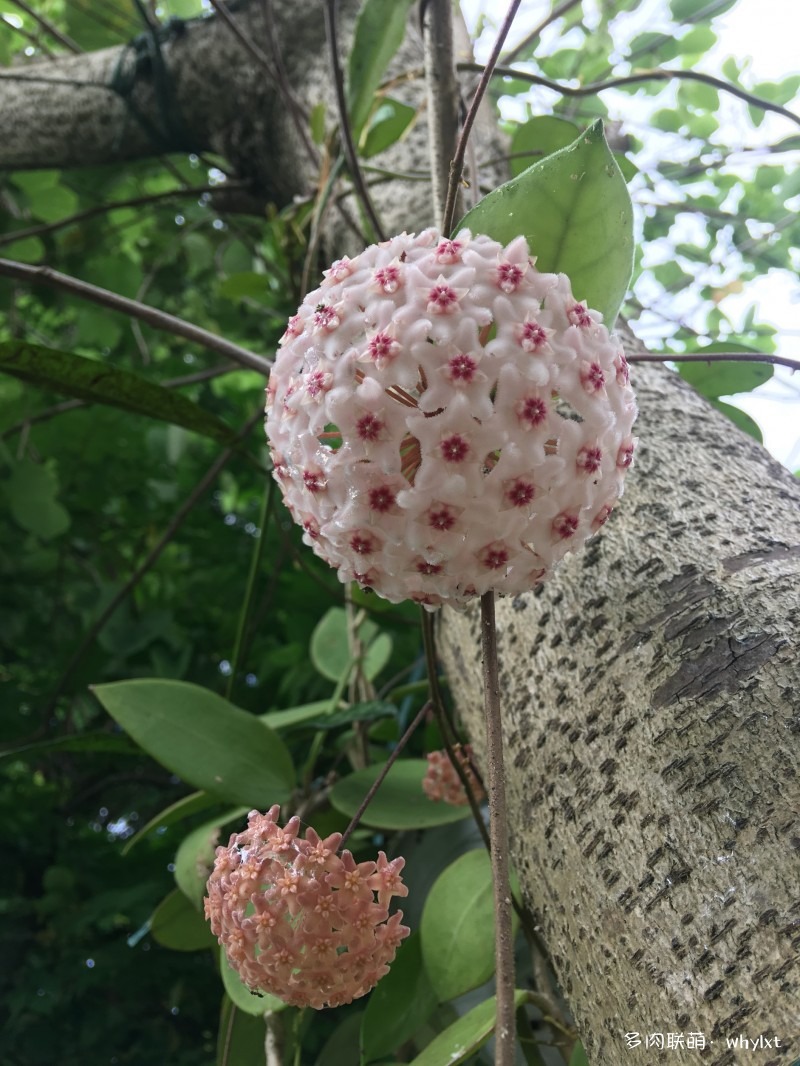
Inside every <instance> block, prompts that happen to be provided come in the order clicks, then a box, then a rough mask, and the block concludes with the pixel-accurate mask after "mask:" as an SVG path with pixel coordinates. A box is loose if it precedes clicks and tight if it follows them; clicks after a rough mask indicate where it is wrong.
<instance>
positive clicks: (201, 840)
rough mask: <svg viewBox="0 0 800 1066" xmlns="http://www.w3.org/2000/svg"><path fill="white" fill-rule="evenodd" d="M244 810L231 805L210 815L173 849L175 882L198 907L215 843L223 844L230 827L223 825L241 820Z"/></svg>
mask: <svg viewBox="0 0 800 1066" xmlns="http://www.w3.org/2000/svg"><path fill="white" fill-rule="evenodd" d="M245 814H247V807H235V808H234V809H233V810H232V811H225V813H224V814H220V815H218V816H217V817H216V818H212V819H210V820H209V821H207V822H204V823H203V824H202V825H198V826H197V827H196V828H195V829H193V830H192V831H191V833H189V834H188V836H186V837H184V838H183V840H182V841H181V842H180V844H179V845H178V850H177V852H176V853H175V862H174V863H173V866H174V867H175V869H174V870H173V874H174V876H175V884H176V885H177V886H178V888H179V889H180V890H181V892H183V894H184V896H186V898H187V899H188V900H189V901H190V902H191V903H193V904H194V906H195V907H197V909H198V910H200V909H201V908H202V906H203V897H204V896H205V894H206V882H207V881H208V875H209V873H210V870H211V867H212V865H213V863H214V852H215V851H216V849H217V845H218V844H227V842H228V837H229V833H230V830H225V829H223V828H222V827H223V826H227V825H228V823H229V822H233V821H234V820H239V821H241V820H242V816H243V815H245Z"/></svg>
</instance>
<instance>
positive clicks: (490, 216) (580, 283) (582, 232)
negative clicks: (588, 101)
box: [456, 120, 633, 327]
mask: <svg viewBox="0 0 800 1066" xmlns="http://www.w3.org/2000/svg"><path fill="white" fill-rule="evenodd" d="M463 226H467V227H469V229H471V230H472V232H473V233H486V234H488V235H489V236H490V237H493V238H494V239H495V240H496V241H500V243H501V244H508V243H509V242H510V241H512V240H514V238H515V237H518V236H520V235H522V236H524V237H526V238H527V241H528V245H529V247H530V250H531V254H532V255H534V256H536V266H537V268H538V269H539V270H542V271H545V272H554V273H564V274H567V275H568V277H569V279H570V281H571V283H572V291H573V293H574V295H575V297H576V299H578V300H586V302H587V303H588V305H589V306H590V307H593V308H595V309H596V310H598V311H601V312H602V314H603V316H604V318H605V322H606V325H608V326H609V327H611V326H612V325H613V324H614V320H615V319H616V317H617V313H618V311H619V309H620V307H621V305H622V301H623V299H624V298H625V293H626V290H627V288H628V282H629V281H630V279H631V272H632V270H633V212H632V209H631V201H630V196H629V195H628V189H627V187H626V185H625V180H624V178H623V177H622V174H621V173H620V169H619V167H618V166H617V162H616V160H615V159H614V156H613V154H612V153H611V151H610V149H609V147H608V144H607V143H606V139H605V136H604V134H603V124H602V122H601V121H599V120H598V121H596V122H595V123H593V124H592V125H591V126H590V127H589V129H588V130H587V131H586V132H585V133H584V134H582V135H581V136H580V137H578V139H577V140H575V141H574V142H573V143H572V144H571V145H569V146H568V147H566V148H562V149H560V150H559V151H557V152H554V153H553V154H552V155H549V156H547V158H546V159H543V160H542V161H541V162H539V163H534V164H533V165H532V166H530V167H528V169H527V170H525V171H523V173H522V174H520V175H519V176H518V177H516V178H512V180H511V181H509V182H506V184H505V185H501V186H500V187H499V188H498V189H495V190H494V192H491V193H489V195H488V196H485V197H484V198H483V200H481V201H480V203H479V204H477V205H476V206H475V207H474V208H473V209H472V210H471V211H469V212H468V213H467V214H466V215H465V216H464V218H463V219H462V220H461V222H459V224H458V226H457V227H456V229H457V230H458V229H461V228H462V227H463Z"/></svg>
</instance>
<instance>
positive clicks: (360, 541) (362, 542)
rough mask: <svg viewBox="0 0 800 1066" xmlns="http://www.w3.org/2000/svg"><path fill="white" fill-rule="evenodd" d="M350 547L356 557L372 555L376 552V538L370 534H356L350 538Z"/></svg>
mask: <svg viewBox="0 0 800 1066" xmlns="http://www.w3.org/2000/svg"><path fill="white" fill-rule="evenodd" d="M350 547H351V548H352V549H353V551H354V552H355V553H356V555H371V554H372V553H373V552H374V551H375V547H376V544H375V538H374V537H373V536H372V535H371V534H370V533H354V534H353V535H352V537H351V538H350Z"/></svg>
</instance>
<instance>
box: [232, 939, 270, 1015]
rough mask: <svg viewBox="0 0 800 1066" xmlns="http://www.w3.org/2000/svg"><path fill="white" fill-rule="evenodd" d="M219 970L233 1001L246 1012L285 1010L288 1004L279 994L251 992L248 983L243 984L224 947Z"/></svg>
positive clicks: (260, 1012)
mask: <svg viewBox="0 0 800 1066" xmlns="http://www.w3.org/2000/svg"><path fill="white" fill-rule="evenodd" d="M219 972H220V975H221V977H222V984H223V985H224V987H225V991H226V992H227V994H228V995H229V996H230V998H231V1001H232V1002H233V1003H234V1004H235V1005H236V1006H237V1007H238V1008H239V1010H241V1011H244V1012H245V1014H263V1013H264V1011H267V1010H283V1009H284V1007H285V1006H286V1004H285V1003H284V1002H283V1000H282V999H278V997H277V996H270V995H269V994H268V993H266V992H259V993H254V992H251V991H250V989H249V988H248V987H247V985H244V984H242V981H241V978H240V977H239V975H238V973H237V972H236V971H235V970H234V969H233V967H232V966H231V964H230V963H229V962H228V957H227V955H226V954H225V951H224V950H223V949H220V953H219Z"/></svg>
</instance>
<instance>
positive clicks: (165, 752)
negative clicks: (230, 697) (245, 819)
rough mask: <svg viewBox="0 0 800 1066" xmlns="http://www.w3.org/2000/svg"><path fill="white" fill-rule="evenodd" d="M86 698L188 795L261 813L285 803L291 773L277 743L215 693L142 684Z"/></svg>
mask: <svg viewBox="0 0 800 1066" xmlns="http://www.w3.org/2000/svg"><path fill="white" fill-rule="evenodd" d="M93 691H94V693H95V695H96V696H97V698H98V699H99V700H100V702H101V703H102V705H103V706H104V707H105V709H106V710H107V711H108V713H109V714H110V715H111V717H112V718H114V719H115V720H116V721H117V722H119V724H120V725H121V726H122V728H123V729H125V730H126V732H128V733H129V734H130V735H131V736H132V737H133V739H134V740H135V741H136V743H137V744H139V745H140V746H141V747H142V748H144V750H145V751H146V752H148V753H149V754H150V755H152V756H153V758H154V759H157V760H158V761H159V762H160V763H161V764H162V765H163V766H166V767H167V769H168V770H172V771H173V773H176V774H178V775H179V776H180V777H182V778H183V779H184V781H188V782H189V783H190V784H192V785H194V787H195V788H202V789H206V790H207V791H209V792H213V793H214V794H215V795H217V796H220V797H221V798H223V799H226V800H229V801H230V802H232V803H241V804H245V805H246V806H247V807H258V808H261V809H265V808H268V807H270V806H271V805H272V804H273V803H284V802H285V801H286V800H287V799H288V797H289V792H290V791H291V788H292V785H293V784H294V769H293V767H292V759H291V756H290V755H289V752H288V750H287V748H286V746H285V744H284V743H283V741H282V740H281V739H280V738H279V737H278V736H277V734H275V733H273V732H272V730H271V729H269V728H268V727H267V726H265V725H264V723H263V722H260V721H259V720H258V718H256V717H254V716H253V715H252V714H247V713H246V712H245V711H242V710H240V709H239V708H238V707H234V706H233V704H231V703H228V701H227V700H224V699H223V698H222V697H221V696H218V695H217V694H216V693H214V692H210V691H209V690H208V689H205V688H200V686H199V685H190V684H187V683H186V682H184V681H163V680H159V679H150V678H146V679H142V680H135V681H117V682H114V683H113V684H110V685H98V686H96V687H95V688H94V690H93Z"/></svg>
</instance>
